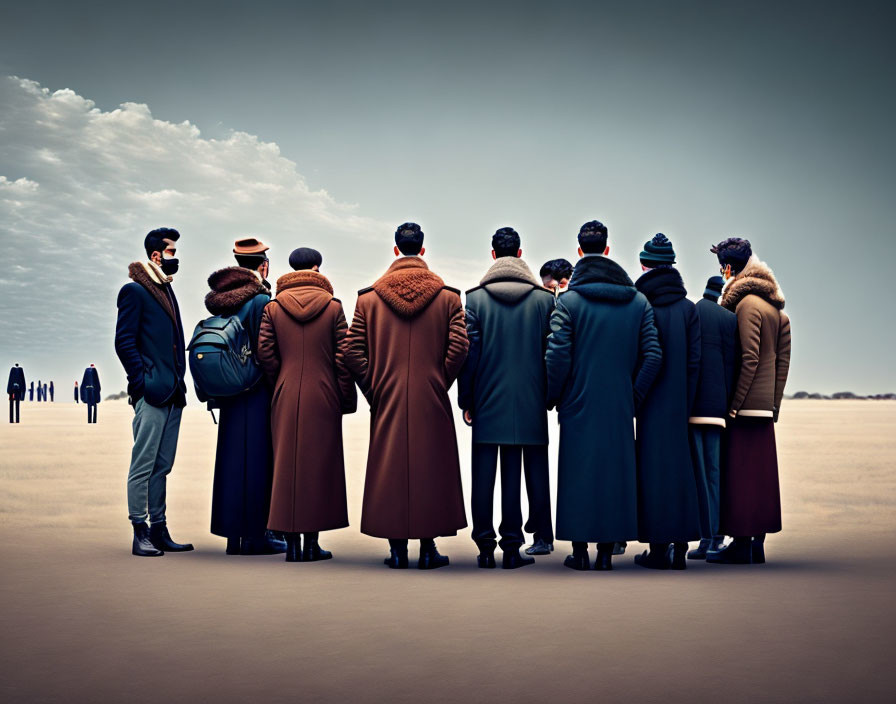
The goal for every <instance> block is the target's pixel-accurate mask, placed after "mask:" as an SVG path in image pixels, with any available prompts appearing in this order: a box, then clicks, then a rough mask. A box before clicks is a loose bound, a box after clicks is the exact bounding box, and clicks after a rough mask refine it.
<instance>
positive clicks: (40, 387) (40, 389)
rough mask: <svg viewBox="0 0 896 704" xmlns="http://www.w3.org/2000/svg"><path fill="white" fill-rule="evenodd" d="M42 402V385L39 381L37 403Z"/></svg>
mask: <svg viewBox="0 0 896 704" xmlns="http://www.w3.org/2000/svg"><path fill="white" fill-rule="evenodd" d="M43 400H44V385H43V383H41V380H40V379H38V380H37V401H38V403H40V402H41V401H43Z"/></svg>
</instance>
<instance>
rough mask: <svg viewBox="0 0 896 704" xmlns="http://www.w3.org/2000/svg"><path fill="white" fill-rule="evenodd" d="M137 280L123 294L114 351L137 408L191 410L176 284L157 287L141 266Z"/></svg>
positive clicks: (134, 270) (136, 267) (134, 272)
mask: <svg viewBox="0 0 896 704" xmlns="http://www.w3.org/2000/svg"><path fill="white" fill-rule="evenodd" d="M128 273H129V274H130V276H131V278H132V279H133V281H132V282H131V283H129V284H125V285H124V286H123V287H122V288H121V291H119V293H118V322H117V324H116V327H115V351H116V353H117V354H118V358H119V359H120V360H121V364H122V366H123V367H124V370H125V372H126V373H127V376H128V395H129V396H130V397H131V403H132V404H136V403H137V401H138V400H139V399H140V398H145V400H146V402H147V403H148V404H150V405H151V406H158V407H161V406H167V405H170V404H173V405H176V406H180V407H183V406H184V405H186V392H187V387H186V385H185V384H184V372H185V370H186V368H187V365H186V358H185V353H184V328H183V324H182V323H181V319H180V308H179V307H178V305H177V299H176V298H175V296H174V291H173V290H172V289H171V284H167V283H165V284H157V283H155V282H154V281H152V279H151V278H150V277H149V274H147V273H146V270H145V269H144V266H143V265H142V264H140V263H139V262H136V263H134V264H131V265H130V267H129V268H128Z"/></svg>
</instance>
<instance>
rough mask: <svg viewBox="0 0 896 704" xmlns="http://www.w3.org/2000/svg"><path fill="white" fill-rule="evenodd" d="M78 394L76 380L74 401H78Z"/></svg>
mask: <svg viewBox="0 0 896 704" xmlns="http://www.w3.org/2000/svg"><path fill="white" fill-rule="evenodd" d="M79 396H80V394H79V393H78V382H77V381H76V382H75V403H80V398H79Z"/></svg>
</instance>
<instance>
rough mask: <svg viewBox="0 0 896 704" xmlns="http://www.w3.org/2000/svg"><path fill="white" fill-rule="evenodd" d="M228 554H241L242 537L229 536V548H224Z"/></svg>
mask: <svg viewBox="0 0 896 704" xmlns="http://www.w3.org/2000/svg"><path fill="white" fill-rule="evenodd" d="M224 552H225V554H227V555H239V554H240V539H239V538H228V539H227V548H226V549H225V550H224Z"/></svg>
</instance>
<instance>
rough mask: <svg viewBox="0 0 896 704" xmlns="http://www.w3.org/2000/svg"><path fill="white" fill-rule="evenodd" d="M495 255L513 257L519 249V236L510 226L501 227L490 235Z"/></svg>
mask: <svg viewBox="0 0 896 704" xmlns="http://www.w3.org/2000/svg"><path fill="white" fill-rule="evenodd" d="M492 249H493V250H495V257H515V256H516V253H517V252H519V251H520V236H519V234H518V233H517V231H516V230H514V229H513V228H512V227H502V228H501V229H500V230H498V231H497V232H495V234H494V235H492Z"/></svg>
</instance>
